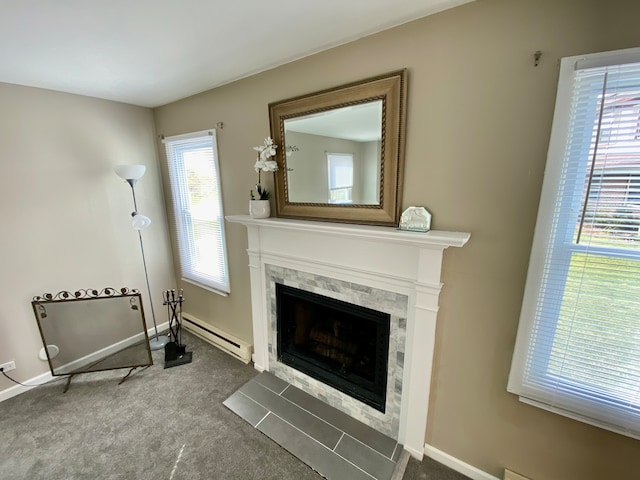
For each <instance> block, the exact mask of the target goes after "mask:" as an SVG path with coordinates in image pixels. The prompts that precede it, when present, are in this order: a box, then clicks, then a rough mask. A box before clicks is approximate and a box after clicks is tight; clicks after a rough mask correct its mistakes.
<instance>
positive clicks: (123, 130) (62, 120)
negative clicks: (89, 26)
mask: <svg viewBox="0 0 640 480" xmlns="http://www.w3.org/2000/svg"><path fill="white" fill-rule="evenodd" d="M0 105H1V106H2V108H1V109H0V163H1V165H2V175H0V218H1V219H2V234H1V235H0V258H1V262H0V271H1V272H2V274H1V276H0V305H1V306H2V307H1V308H0V331H1V332H2V334H0V363H4V362H6V361H9V360H14V359H15V361H16V364H17V367H18V368H17V369H16V370H15V371H13V372H11V374H12V375H13V376H14V378H16V379H17V380H18V381H25V380H28V379H31V378H34V377H36V376H38V375H40V374H42V373H46V372H48V371H49V367H48V365H47V362H43V361H41V360H39V359H38V352H39V350H40V349H41V348H42V342H41V339H40V334H39V333H38V328H37V324H36V320H35V317H34V314H33V311H32V309H31V299H32V297H33V296H35V295H42V294H43V293H45V292H49V293H57V292H58V291H60V290H77V289H80V288H100V289H101V288H103V287H107V286H109V287H114V288H120V287H124V286H126V287H131V288H138V289H140V291H141V292H142V297H143V299H144V302H145V313H146V315H147V321H148V323H149V324H150V325H151V324H152V321H151V315H150V308H149V306H148V303H146V302H148V295H147V292H146V285H145V280H144V270H143V268H142V258H141V254H140V245H139V242H138V236H137V234H136V233H135V231H134V230H133V229H132V228H131V217H130V213H131V211H132V210H133V201H132V198H131V189H130V188H129V186H128V185H127V184H126V183H125V182H124V180H121V179H120V178H119V177H118V176H117V175H116V174H115V173H114V172H113V169H112V168H113V166H114V165H116V164H118V163H139V164H145V165H146V166H147V173H146V174H145V176H144V177H143V178H142V179H141V180H140V181H139V183H138V187H137V189H136V192H137V198H138V207H139V209H140V211H141V212H143V213H145V214H146V215H147V216H149V217H150V218H151V219H152V221H153V223H152V225H151V227H149V229H147V230H145V231H144V234H143V235H144V241H145V249H146V253H147V261H148V264H149V274H150V279H151V288H152V292H154V305H155V307H156V312H157V313H159V314H160V316H159V317H158V320H159V321H165V320H164V319H163V317H162V315H163V312H164V310H163V308H162V295H161V291H162V290H163V289H166V288H175V279H174V276H173V265H172V263H171V247H170V243H169V240H168V238H169V237H168V232H167V226H166V214H165V210H164V201H163V194H162V182H161V179H160V175H159V172H158V162H157V152H156V144H155V132H154V126H153V117H152V113H151V110H149V109H145V108H140V107H133V106H130V105H124V104H121V103H115V102H108V101H104V100H97V99H93V98H88V97H82V96H78V95H69V94H64V93H58V92H52V91H48V90H41V89H36V88H29V87H20V86H16V85H8V84H2V83H0ZM156 294H157V296H156ZM87 321H90V320H89V319H88V320H87ZM12 386H14V384H12V383H11V382H9V380H6V379H5V378H0V391H2V390H5V389H8V388H10V387H12Z"/></svg>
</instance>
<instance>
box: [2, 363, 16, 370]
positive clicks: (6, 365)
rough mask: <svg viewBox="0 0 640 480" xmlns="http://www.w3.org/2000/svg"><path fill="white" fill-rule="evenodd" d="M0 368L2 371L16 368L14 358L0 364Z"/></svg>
mask: <svg viewBox="0 0 640 480" xmlns="http://www.w3.org/2000/svg"><path fill="white" fill-rule="evenodd" d="M0 368H1V369H2V371H3V372H9V371H11V370H15V369H16V361H15V360H11V361H10V362H7V363H3V364H2V365H0Z"/></svg>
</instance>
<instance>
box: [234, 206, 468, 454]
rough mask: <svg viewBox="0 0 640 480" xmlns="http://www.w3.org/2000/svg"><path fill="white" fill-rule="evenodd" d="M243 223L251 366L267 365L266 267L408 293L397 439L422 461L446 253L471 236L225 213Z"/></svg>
mask: <svg viewBox="0 0 640 480" xmlns="http://www.w3.org/2000/svg"><path fill="white" fill-rule="evenodd" d="M226 220H227V221H228V222H231V223H240V224H243V225H245V226H246V227H247V231H248V249H247V253H248V255H249V267H250V278H251V304H252V318H253V337H254V356H253V361H254V365H255V368H256V369H258V370H269V352H268V335H269V331H268V321H267V317H268V310H267V308H269V305H268V302H267V298H266V293H265V291H266V290H265V289H266V280H265V269H266V265H277V266H283V267H287V268H292V269H296V270H300V271H304V272H309V273H314V274H319V275H324V276H327V277H330V278H336V279H340V280H345V281H350V282H355V283H359V284H362V285H368V286H371V287H374V288H379V289H382V290H387V291H393V292H397V293H401V294H404V295H407V297H408V304H409V308H408V312H407V330H406V344H405V349H404V351H405V359H404V372H403V388H402V400H401V409H400V422H399V430H398V439H397V440H398V441H399V442H400V443H401V444H403V445H404V447H405V449H407V451H409V452H410V453H411V454H412V455H413V456H414V457H416V458H422V455H423V453H424V436H425V430H426V425H427V413H428V402H429V393H430V387H431V370H432V363H433V352H434V347H435V332H436V320H437V312H438V296H439V293H440V290H441V288H442V284H441V283H440V274H441V269H442V257H443V252H444V250H445V249H446V248H448V247H462V246H463V245H464V244H465V243H466V242H467V241H468V240H469V237H470V235H469V234H468V233H464V232H446V231H437V230H432V231H430V232H427V233H422V232H407V231H400V230H397V229H395V228H391V227H377V226H370V225H354V224H339V223H328V222H313V221H306V220H292V219H284V218H266V219H254V218H251V217H250V216H248V215H232V216H228V217H226Z"/></svg>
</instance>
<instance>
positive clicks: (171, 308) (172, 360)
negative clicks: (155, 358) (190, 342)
mask: <svg viewBox="0 0 640 480" xmlns="http://www.w3.org/2000/svg"><path fill="white" fill-rule="evenodd" d="M162 298H163V300H164V302H163V303H162V304H163V305H166V306H167V314H168V316H169V343H167V344H166V345H165V347H164V368H171V367H177V366H178V365H184V364H186V363H191V360H192V352H187V346H186V345H184V344H183V343H182V302H184V296H183V295H182V290H180V293H179V294H178V295H177V296H176V291H175V290H165V291H164V292H162Z"/></svg>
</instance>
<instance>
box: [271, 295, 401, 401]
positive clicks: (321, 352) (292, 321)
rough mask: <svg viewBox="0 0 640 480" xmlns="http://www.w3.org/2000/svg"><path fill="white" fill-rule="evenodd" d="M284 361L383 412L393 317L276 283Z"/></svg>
mask: <svg viewBox="0 0 640 480" xmlns="http://www.w3.org/2000/svg"><path fill="white" fill-rule="evenodd" d="M276 299H277V309H278V310H277V325H278V358H279V360H280V361H281V362H282V363H284V364H286V365H289V366H290V367H293V368H295V369H297V370H299V371H301V372H303V373H305V374H307V375H309V376H311V377H313V378H316V379H317V380H320V381H322V382H324V383H326V384H328V385H330V386H332V387H334V388H336V389H338V390H340V391H341V392H344V393H346V394H347V395H350V396H352V397H354V398H356V399H358V400H360V401H362V402H364V403H366V404H368V405H371V406H372V407H374V408H376V409H377V410H380V411H381V412H384V410H385V401H386V389H387V362H388V355H389V321H390V315H389V314H386V313H383V312H379V311H376V310H372V309H369V308H365V307H361V306H358V305H354V304H351V303H347V302H343V301H340V300H336V299H333V298H329V297H325V296H322V295H318V294H316V293H313V292H308V291H305V290H300V289H297V288H293V287H288V286H286V285H282V284H276Z"/></svg>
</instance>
